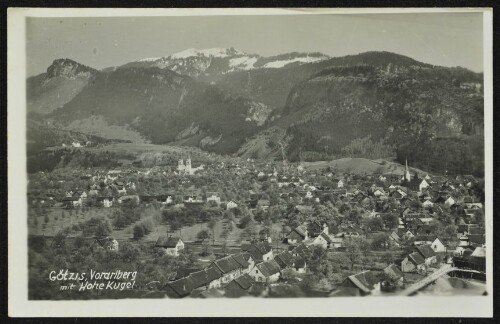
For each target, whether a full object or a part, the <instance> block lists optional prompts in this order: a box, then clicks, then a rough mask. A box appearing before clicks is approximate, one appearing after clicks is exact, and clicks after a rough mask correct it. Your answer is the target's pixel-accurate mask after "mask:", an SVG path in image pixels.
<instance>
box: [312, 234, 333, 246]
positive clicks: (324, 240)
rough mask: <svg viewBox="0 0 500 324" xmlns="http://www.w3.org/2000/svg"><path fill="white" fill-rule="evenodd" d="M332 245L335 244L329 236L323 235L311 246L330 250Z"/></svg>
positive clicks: (316, 238)
mask: <svg viewBox="0 0 500 324" xmlns="http://www.w3.org/2000/svg"><path fill="white" fill-rule="evenodd" d="M332 243H333V242H332V240H331V238H330V237H329V236H328V235H326V234H325V233H321V234H320V235H318V236H316V237H315V238H314V239H312V242H311V243H310V245H314V246H321V247H322V248H323V249H328V248H330V246H331V244H332Z"/></svg>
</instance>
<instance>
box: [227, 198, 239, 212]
mask: <svg viewBox="0 0 500 324" xmlns="http://www.w3.org/2000/svg"><path fill="white" fill-rule="evenodd" d="M236 207H238V204H237V203H235V202H234V201H232V200H231V201H230V202H228V203H227V205H226V209H227V210H229V209H233V208H236Z"/></svg>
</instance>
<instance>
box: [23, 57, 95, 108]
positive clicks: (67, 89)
mask: <svg viewBox="0 0 500 324" xmlns="http://www.w3.org/2000/svg"><path fill="white" fill-rule="evenodd" d="M97 73H98V71H97V70H95V69H93V68H90V67H88V66H85V65H83V64H80V63H77V62H75V61H73V60H70V59H58V60H55V61H54V62H53V63H52V64H51V65H50V66H49V67H48V68H47V72H46V73H42V74H40V75H37V76H35V77H31V78H28V80H27V89H26V92H27V93H26V97H27V101H28V106H27V111H28V113H35V114H42V115H43V114H47V113H50V112H52V111H54V109H56V108H59V107H62V106H64V105H65V104H66V103H68V102H69V101H71V99H73V98H74V97H75V96H76V95H77V94H78V93H79V92H80V91H82V89H83V88H84V87H85V86H86V85H87V84H88V83H89V82H90V81H91V80H92V78H93V77H94V76H95V75H96V74H97Z"/></svg>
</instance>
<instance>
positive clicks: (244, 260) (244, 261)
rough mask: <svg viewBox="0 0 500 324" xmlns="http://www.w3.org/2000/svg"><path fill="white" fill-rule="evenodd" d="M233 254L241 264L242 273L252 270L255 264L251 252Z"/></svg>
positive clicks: (235, 259)
mask: <svg viewBox="0 0 500 324" xmlns="http://www.w3.org/2000/svg"><path fill="white" fill-rule="evenodd" d="M231 256H232V258H233V259H234V261H236V262H237V263H238V264H239V265H240V267H241V273H248V272H250V270H252V268H253V266H254V264H255V263H254V262H253V259H252V256H251V255H250V253H239V254H231Z"/></svg>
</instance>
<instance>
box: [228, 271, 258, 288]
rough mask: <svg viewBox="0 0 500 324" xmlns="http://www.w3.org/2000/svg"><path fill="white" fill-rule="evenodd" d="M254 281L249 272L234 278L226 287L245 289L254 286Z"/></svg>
mask: <svg viewBox="0 0 500 324" xmlns="http://www.w3.org/2000/svg"><path fill="white" fill-rule="evenodd" d="M253 283H254V281H253V279H252V277H250V276H249V275H248V274H247V273H245V274H244V275H241V276H239V277H238V278H236V279H234V280H233V281H231V282H230V283H229V284H228V285H227V286H226V289H231V288H233V289H234V288H238V287H239V288H241V289H244V290H248V289H250V287H252V285H253Z"/></svg>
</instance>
